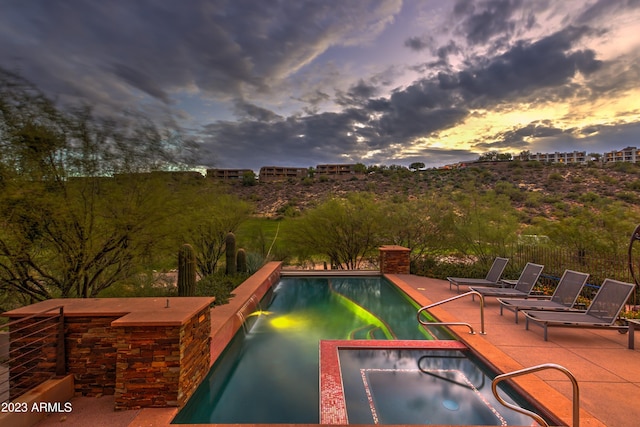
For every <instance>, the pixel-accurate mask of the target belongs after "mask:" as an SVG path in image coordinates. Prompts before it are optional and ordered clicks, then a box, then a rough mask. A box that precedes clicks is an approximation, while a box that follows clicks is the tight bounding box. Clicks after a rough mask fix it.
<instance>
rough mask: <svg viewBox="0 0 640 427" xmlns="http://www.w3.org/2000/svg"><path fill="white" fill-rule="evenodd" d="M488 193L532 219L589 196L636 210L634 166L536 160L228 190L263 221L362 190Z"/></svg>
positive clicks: (639, 173)
mask: <svg viewBox="0 0 640 427" xmlns="http://www.w3.org/2000/svg"><path fill="white" fill-rule="evenodd" d="M468 183H471V185H473V186H476V187H481V188H482V189H494V190H495V191H496V192H500V193H503V194H506V195H508V196H509V197H510V199H511V201H512V203H513V204H514V206H515V207H516V208H518V209H521V210H526V211H527V212H529V213H531V214H532V215H543V216H548V215H549V212H550V211H551V210H552V208H553V205H554V204H555V203H557V202H559V201H564V202H569V203H581V202H584V201H586V200H589V198H593V197H594V195H597V196H599V197H605V198H610V199H612V200H621V201H624V202H625V203H628V204H629V205H630V207H631V206H636V207H640V197H639V195H640V166H638V165H635V164H630V163H617V164H613V165H607V166H602V165H597V164H592V165H588V166H584V165H558V164H543V163H539V162H517V161H515V162H495V163H478V164H475V165H473V166H470V167H467V168H465V169H456V170H436V169H430V170H425V171H417V172H411V171H409V170H383V171H382V172H376V173H370V174H368V175H366V176H363V177H361V178H359V179H351V180H331V179H329V180H327V179H323V180H320V179H317V178H315V179H305V180H289V181H283V182H272V183H259V184H256V185H254V186H243V185H241V184H240V183H237V184H229V185H228V191H229V192H230V193H233V194H236V195H237V196H239V197H240V198H242V199H244V200H247V201H250V202H252V203H253V204H254V205H255V207H256V214H258V215H260V216H266V217H277V216H280V215H290V214H292V213H294V212H295V211H303V210H304V209H306V208H308V207H309V206H312V205H313V204H314V203H316V202H318V201H319V200H323V199H325V198H326V197H329V196H341V195H344V194H346V193H348V192H353V191H368V192H372V193H375V194H377V195H378V196H380V197H381V198H386V197H394V198H397V197H400V198H412V197H419V196H420V195H421V194H424V193H428V192H430V191H434V190H437V191H453V190H455V189H461V188H463V186H464V185H469V184H468Z"/></svg>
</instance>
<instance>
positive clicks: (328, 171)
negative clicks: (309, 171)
mask: <svg viewBox="0 0 640 427" xmlns="http://www.w3.org/2000/svg"><path fill="white" fill-rule="evenodd" d="M357 169H358V168H357V165H356V164H332V165H317V166H316V171H315V173H316V175H317V176H326V177H329V178H338V179H348V178H353V177H358V176H363V175H364V171H362V172H361V171H358V170H357Z"/></svg>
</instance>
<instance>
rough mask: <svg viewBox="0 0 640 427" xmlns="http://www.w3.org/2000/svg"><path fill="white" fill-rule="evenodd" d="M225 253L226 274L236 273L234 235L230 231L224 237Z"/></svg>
mask: <svg viewBox="0 0 640 427" xmlns="http://www.w3.org/2000/svg"><path fill="white" fill-rule="evenodd" d="M225 255H226V260H227V269H226V272H227V274H236V273H237V268H236V235H235V234H233V233H232V232H229V233H227V237H226V239H225Z"/></svg>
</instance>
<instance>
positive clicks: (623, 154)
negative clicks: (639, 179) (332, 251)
mask: <svg viewBox="0 0 640 427" xmlns="http://www.w3.org/2000/svg"><path fill="white" fill-rule="evenodd" d="M602 161H603V162H604V163H609V162H629V163H638V161H640V150H638V149H637V148H636V147H627V148H624V149H622V150H618V151H610V152H608V153H604V156H603V157H602Z"/></svg>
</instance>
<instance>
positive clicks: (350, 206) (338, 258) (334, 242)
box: [289, 193, 383, 270]
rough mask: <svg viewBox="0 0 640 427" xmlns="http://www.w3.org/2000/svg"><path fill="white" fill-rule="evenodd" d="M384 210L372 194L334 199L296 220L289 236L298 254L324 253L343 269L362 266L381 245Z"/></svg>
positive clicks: (350, 195) (354, 194)
mask: <svg viewBox="0 0 640 427" xmlns="http://www.w3.org/2000/svg"><path fill="white" fill-rule="evenodd" d="M382 223H383V222H382V221H381V209H380V207H379V206H378V205H377V204H376V202H375V200H374V199H373V197H372V196H371V195H370V194H366V193H351V194H349V195H348V196H347V197H346V198H344V199H338V198H332V199H329V200H327V201H326V202H324V203H322V204H320V205H319V206H318V207H316V208H314V209H311V210H310V211H308V212H307V213H306V214H304V215H303V216H302V217H300V218H298V219H296V222H295V223H294V224H293V225H292V227H291V230H290V231H289V238H290V239H291V242H292V244H293V245H294V246H295V247H296V248H297V250H298V253H300V254H305V255H306V256H313V255H324V256H326V257H328V258H329V260H330V262H331V264H332V265H335V266H337V267H338V268H340V269H344V270H355V269H358V268H359V267H360V265H361V264H362V262H363V261H364V260H365V259H366V257H367V256H369V255H371V254H372V253H373V251H374V250H375V249H376V248H377V247H379V246H380V244H381V242H382V241H381V234H382V229H381V227H382Z"/></svg>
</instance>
